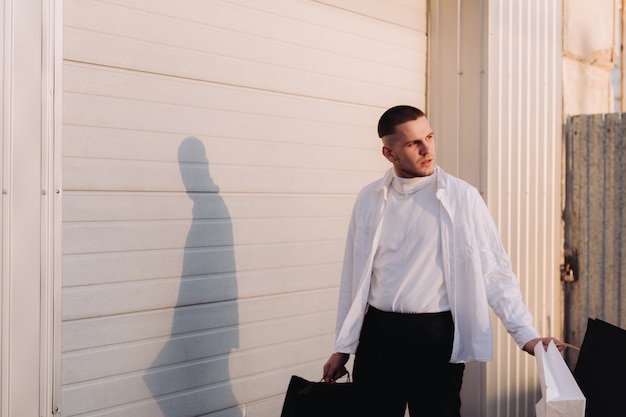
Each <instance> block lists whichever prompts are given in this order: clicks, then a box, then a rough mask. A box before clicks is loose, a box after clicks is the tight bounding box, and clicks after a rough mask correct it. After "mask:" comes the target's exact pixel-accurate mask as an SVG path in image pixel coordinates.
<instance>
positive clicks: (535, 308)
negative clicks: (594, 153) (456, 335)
mask: <svg viewBox="0 0 626 417" xmlns="http://www.w3.org/2000/svg"><path fill="white" fill-rule="evenodd" d="M430 13H431V25H432V28H431V35H432V37H431V44H430V49H429V56H430V57H431V60H430V63H429V69H430V77H429V93H428V94H429V108H428V115H429V117H430V119H431V121H432V122H433V123H432V124H433V128H434V130H435V132H436V134H437V135H438V141H439V148H438V154H439V156H438V158H439V161H440V163H441V165H442V166H443V168H444V169H446V170H448V171H449V172H452V173H454V174H456V175H458V176H460V177H461V178H464V179H466V180H467V181H469V182H470V183H472V184H473V185H475V186H476V187H477V188H478V189H479V190H480V192H481V194H482V195H483V197H484V198H485V200H486V201H487V204H488V206H489V208H490V210H491V212H492V215H493V216H494V219H495V221H496V224H497V226H498V228H499V230H500V233H501V236H502V238H503V242H504V245H505V247H506V249H507V251H508V252H509V254H510V256H511V260H512V263H513V268H514V271H515V272H516V274H517V275H518V276H519V278H520V282H521V287H522V292H523V295H524V299H525V301H526V303H527V304H528V306H529V307H530V309H531V312H532V313H533V315H534V318H535V324H536V326H537V328H538V330H539V331H540V333H542V334H544V335H554V336H559V335H560V333H561V325H560V322H561V314H560V286H559V263H560V243H561V231H560V230H561V229H560V226H561V222H560V216H561V215H560V202H561V200H560V189H561V188H560V173H561V170H560V165H561V163H560V161H561V110H560V100H561V99H560V97H561V95H560V88H561V86H560V83H561V75H560V68H561V64H560V62H561V42H560V39H561V31H560V26H561V1H560V0H549V1H542V0H531V1H514V0H490V1H487V0H471V1H465V0H463V1H434V0H433V1H431V2H430ZM493 322H494V325H495V326H496V327H495V328H496V334H495V355H494V359H493V360H492V361H491V362H489V363H488V364H487V365H486V366H477V365H472V366H470V367H468V372H467V373H466V377H465V382H466V383H465V384H464V385H465V386H464V406H463V407H464V415H467V416H481V417H482V416H502V417H504V416H533V415H534V405H535V403H536V402H537V401H538V398H539V397H538V378H537V375H536V372H535V369H536V366H535V363H534V360H533V358H532V357H530V356H528V355H526V354H525V353H523V352H520V350H519V349H518V348H517V346H516V345H515V344H514V343H513V341H512V339H511V338H510V336H508V334H507V333H506V331H505V330H504V328H503V326H502V325H501V324H499V322H498V321H497V319H496V318H495V316H494V318H493ZM468 383H470V384H472V386H469V387H468ZM477 387H478V388H477Z"/></svg>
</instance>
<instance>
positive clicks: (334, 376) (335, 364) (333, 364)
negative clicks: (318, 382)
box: [324, 352, 350, 384]
mask: <svg viewBox="0 0 626 417" xmlns="http://www.w3.org/2000/svg"><path fill="white" fill-rule="evenodd" d="M348 359H350V355H349V354H347V353H341V352H335V353H333V354H332V355H330V358H328V360H327V361H326V364H325V365H324V382H329V383H331V384H333V383H334V382H335V381H336V380H338V379H339V378H341V377H342V376H344V375H345V374H347V373H348V370H347V369H346V366H345V365H346V363H347V362H348Z"/></svg>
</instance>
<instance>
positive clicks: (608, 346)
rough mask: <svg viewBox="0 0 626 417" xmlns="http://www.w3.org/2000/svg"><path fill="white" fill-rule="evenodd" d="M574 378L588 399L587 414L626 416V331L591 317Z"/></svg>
mask: <svg viewBox="0 0 626 417" xmlns="http://www.w3.org/2000/svg"><path fill="white" fill-rule="evenodd" d="M574 378H576V382H578V386H579V387H580V389H581V390H582V392H583V394H585V397H586V398H587V412H586V414H585V416H586V417H600V416H601V417H606V416H612V415H626V330H624V329H621V328H619V327H617V326H614V325H612V324H609V323H607V322H605V321H602V320H599V319H591V318H589V319H588V320H587V331H586V333H585V337H584V338H583V343H582V345H581V346H580V353H579V355H578V362H577V363H576V368H575V369H574Z"/></svg>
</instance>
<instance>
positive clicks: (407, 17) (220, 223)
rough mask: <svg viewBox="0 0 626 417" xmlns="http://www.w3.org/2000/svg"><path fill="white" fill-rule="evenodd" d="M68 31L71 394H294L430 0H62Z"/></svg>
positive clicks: (259, 402) (86, 406) (221, 406)
mask: <svg viewBox="0 0 626 417" xmlns="http://www.w3.org/2000/svg"><path fill="white" fill-rule="evenodd" d="M63 36H64V52H63V55H64V56H63V57H64V66H63V74H64V78H63V88H64V91H63V141H64V143H63V176H64V200H63V253H64V255H63V326H62V336H63V338H62V340H63V341H62V343H63V359H62V383H63V395H62V412H63V415H64V416H65V417H70V416H79V415H81V416H82V415H102V416H104V415H106V416H133V417H140V416H146V417H148V416H150V417H154V416H160V415H163V416H204V415H206V416H208V415H211V416H243V415H249V416H252V415H254V416H276V415H278V414H279V412H280V407H281V406H282V399H283V396H284V392H285V389H286V386H287V382H288V379H289V376H290V375H292V374H299V375H302V376H304V377H309V378H311V379H316V378H319V377H320V376H321V375H320V374H321V367H322V365H323V363H324V361H325V360H326V358H327V357H328V355H329V354H330V353H331V349H332V341H333V338H334V319H335V307H336V295H337V294H336V293H337V285H338V280H339V272H340V268H341V258H342V254H343V246H344V236H345V232H346V226H347V222H348V217H349V215H350V211H351V208H352V203H353V200H354V197H355V194H356V192H357V191H358V190H359V189H360V188H361V187H362V186H363V185H364V184H366V183H367V182H369V181H371V180H373V179H375V178H377V177H378V176H380V175H381V173H382V172H384V170H386V169H387V164H386V163H385V161H384V160H383V158H382V157H381V156H380V151H379V147H380V143H379V140H378V138H377V137H376V131H375V126H376V122H377V119H378V117H379V115H380V114H381V113H382V111H384V109H385V108H387V107H389V106H391V105H395V104H401V103H402V104H413V105H416V106H420V107H424V104H425V101H426V97H425V96H426V93H425V85H426V73H425V72H426V66H427V65H426V50H427V47H426V45H427V40H426V1H425V0H395V1H394V0H359V1H357V0H353V1H347V0H346V1H339V0H336V1H331V0H329V1H312V0H263V1H258V0H181V1H171V0H65V1H64V34H63Z"/></svg>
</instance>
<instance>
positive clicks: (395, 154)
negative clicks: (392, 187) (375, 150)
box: [382, 117, 435, 178]
mask: <svg viewBox="0 0 626 417" xmlns="http://www.w3.org/2000/svg"><path fill="white" fill-rule="evenodd" d="M382 139H383V155H384V156H385V158H387V159H388V160H389V161H390V162H391V163H392V164H393V167H394V169H395V171H396V175H397V176H399V177H403V178H412V177H426V176H429V175H432V174H433V173H434V172H435V138H434V135H433V131H432V129H431V128H430V124H429V123H428V119H426V117H420V118H419V119H416V120H410V121H408V122H405V123H402V124H399V125H398V126H396V131H395V133H394V134H391V135H387V136H383V138H382Z"/></svg>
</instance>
